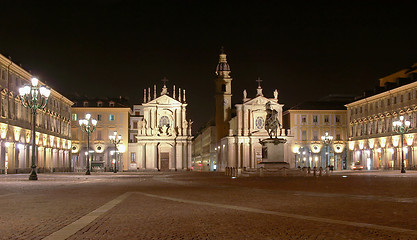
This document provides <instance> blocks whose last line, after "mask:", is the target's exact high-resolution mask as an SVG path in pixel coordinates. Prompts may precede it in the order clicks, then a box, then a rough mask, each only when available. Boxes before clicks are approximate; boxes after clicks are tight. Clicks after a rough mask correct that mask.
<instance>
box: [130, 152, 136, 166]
mask: <svg viewBox="0 0 417 240" xmlns="http://www.w3.org/2000/svg"><path fill="white" fill-rule="evenodd" d="M130 162H131V163H136V153H135V152H131V153H130Z"/></svg>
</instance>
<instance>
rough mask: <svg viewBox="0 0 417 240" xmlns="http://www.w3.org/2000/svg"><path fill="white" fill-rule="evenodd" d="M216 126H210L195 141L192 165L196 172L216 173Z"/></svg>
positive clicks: (198, 134)
mask: <svg viewBox="0 0 417 240" xmlns="http://www.w3.org/2000/svg"><path fill="white" fill-rule="evenodd" d="M216 150H217V141H216V126H214V123H213V124H210V123H209V126H207V127H205V128H204V129H202V131H201V132H199V133H197V135H196V137H195V138H194V140H193V147H192V163H191V167H192V170H194V171H216V170H217V169H216V167H217V161H216V157H217V156H216V155H217V151H216Z"/></svg>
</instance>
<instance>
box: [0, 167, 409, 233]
mask: <svg viewBox="0 0 417 240" xmlns="http://www.w3.org/2000/svg"><path fill="white" fill-rule="evenodd" d="M26 179H27V176H26V175H1V176H0V210H1V214H0V233H1V234H0V239H44V238H46V239H417V211H416V210H417V209H416V208H417V207H416V206H417V204H416V203H417V192H416V191H415V186H417V173H415V172H408V173H407V174H399V173H397V172H355V173H354V172H344V173H335V174H334V175H332V176H330V177H320V178H315V177H264V178H259V177H250V178H237V179H232V178H230V177H226V176H224V175H223V174H221V173H213V172H211V173H194V172H183V173H179V172H173V173H118V174H110V173H106V174H93V175H91V176H85V175H74V174H49V175H48V174H40V175H39V181H28V180H26Z"/></svg>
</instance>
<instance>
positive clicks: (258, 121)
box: [255, 117, 265, 129]
mask: <svg viewBox="0 0 417 240" xmlns="http://www.w3.org/2000/svg"><path fill="white" fill-rule="evenodd" d="M264 123H265V121H264V119H263V117H257V118H256V121H255V125H256V128H257V129H262V128H263V127H264Z"/></svg>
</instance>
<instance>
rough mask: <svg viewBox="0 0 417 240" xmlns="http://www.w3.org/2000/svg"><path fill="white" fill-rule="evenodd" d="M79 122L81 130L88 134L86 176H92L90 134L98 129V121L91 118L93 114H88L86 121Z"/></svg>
mask: <svg viewBox="0 0 417 240" xmlns="http://www.w3.org/2000/svg"><path fill="white" fill-rule="evenodd" d="M78 122H79V124H80V127H81V130H82V131H83V132H86V133H87V171H86V172H85V175H90V133H92V132H94V130H95V129H96V125H97V120H95V119H93V118H91V114H89V113H87V114H86V115H85V119H80V120H79V121H78Z"/></svg>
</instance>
